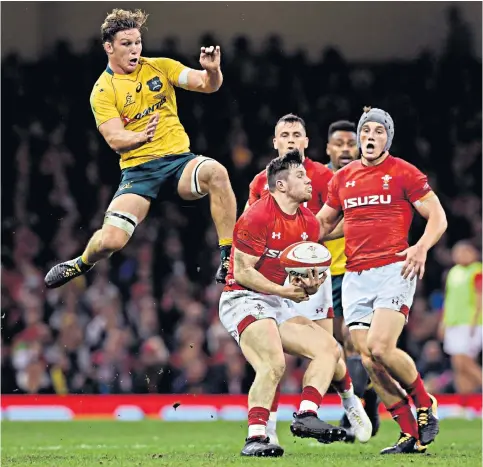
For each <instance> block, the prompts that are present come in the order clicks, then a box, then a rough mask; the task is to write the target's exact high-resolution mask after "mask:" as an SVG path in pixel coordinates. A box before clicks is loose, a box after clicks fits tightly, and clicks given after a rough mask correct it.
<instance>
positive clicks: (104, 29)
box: [101, 8, 148, 44]
mask: <svg viewBox="0 0 483 467" xmlns="http://www.w3.org/2000/svg"><path fill="white" fill-rule="evenodd" d="M147 19H148V14H147V13H145V12H144V11H141V10H135V11H131V10H122V9H120V8H115V9H114V10H112V11H111V13H109V14H108V15H107V16H106V19H105V20H104V22H103V23H102V26H101V38H102V43H103V44H104V42H112V40H113V39H114V36H115V35H116V34H117V33H118V32H119V31H126V30H128V29H139V31H141V28H142V27H143V25H144V23H145V22H146V20H147Z"/></svg>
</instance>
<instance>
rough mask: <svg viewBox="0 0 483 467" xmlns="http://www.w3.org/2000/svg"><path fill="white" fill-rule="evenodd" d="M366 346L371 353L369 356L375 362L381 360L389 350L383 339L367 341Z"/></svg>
mask: <svg viewBox="0 0 483 467" xmlns="http://www.w3.org/2000/svg"><path fill="white" fill-rule="evenodd" d="M367 347H368V349H369V352H370V354H371V358H372V359H373V360H374V361H376V362H383V361H384V359H385V357H386V356H387V355H388V353H389V352H390V351H391V349H390V347H389V345H388V344H387V343H386V342H384V341H380V340H378V341H375V342H368V344H367Z"/></svg>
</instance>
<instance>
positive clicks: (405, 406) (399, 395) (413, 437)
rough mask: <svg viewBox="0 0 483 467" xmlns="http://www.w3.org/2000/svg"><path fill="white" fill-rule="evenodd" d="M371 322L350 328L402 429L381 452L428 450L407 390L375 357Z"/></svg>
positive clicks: (374, 381) (389, 409)
mask: <svg viewBox="0 0 483 467" xmlns="http://www.w3.org/2000/svg"><path fill="white" fill-rule="evenodd" d="M369 325H370V324H367V326H366V325H364V324H363V323H360V324H359V325H353V326H351V327H350V328H349V329H350V333H351V338H352V342H353V344H354V347H355V349H356V350H357V352H359V353H360V355H361V357H362V363H363V365H364V367H365V368H366V370H367V372H368V373H369V376H370V378H371V381H372V384H373V387H374V389H375V391H376V392H377V394H378V395H379V397H380V398H381V400H382V402H383V404H384V405H385V407H386V409H387V410H388V411H389V413H390V414H391V416H392V417H393V419H394V420H395V421H396V423H397V424H398V425H399V427H400V429H401V435H400V437H399V439H398V441H397V442H396V443H395V444H394V445H393V446H390V447H388V448H386V449H383V450H382V451H381V454H391V453H392V454H397V453H419V452H424V450H425V448H424V447H423V446H421V445H420V443H418V438H419V433H418V425H417V422H416V419H415V418H414V416H413V414H412V412H411V407H410V405H409V401H408V399H407V397H406V394H405V393H404V392H403V390H402V389H401V387H400V386H399V385H398V384H397V383H396V381H394V379H393V378H392V377H391V376H390V375H389V373H388V372H387V370H386V369H385V367H384V366H383V365H382V364H381V363H378V362H376V361H374V360H373V359H372V357H371V354H370V352H369V349H368V347H367V336H368V329H369V328H368V326H369Z"/></svg>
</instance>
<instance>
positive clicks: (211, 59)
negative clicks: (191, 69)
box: [200, 45, 221, 71]
mask: <svg viewBox="0 0 483 467" xmlns="http://www.w3.org/2000/svg"><path fill="white" fill-rule="evenodd" d="M220 62H221V49H220V46H219V45H217V46H216V47H214V46H210V47H201V53H200V65H201V66H202V67H203V69H205V70H207V71H215V70H218V68H220Z"/></svg>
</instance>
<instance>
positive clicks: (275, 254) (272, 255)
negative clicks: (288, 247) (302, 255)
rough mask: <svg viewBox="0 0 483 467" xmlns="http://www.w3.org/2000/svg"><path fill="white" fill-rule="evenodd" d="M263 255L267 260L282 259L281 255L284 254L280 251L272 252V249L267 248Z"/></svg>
mask: <svg viewBox="0 0 483 467" xmlns="http://www.w3.org/2000/svg"><path fill="white" fill-rule="evenodd" d="M263 254H264V255H265V256H266V257H267V258H280V255H281V254H282V252H281V251H280V250H272V249H270V248H265V251H264V252H263Z"/></svg>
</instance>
